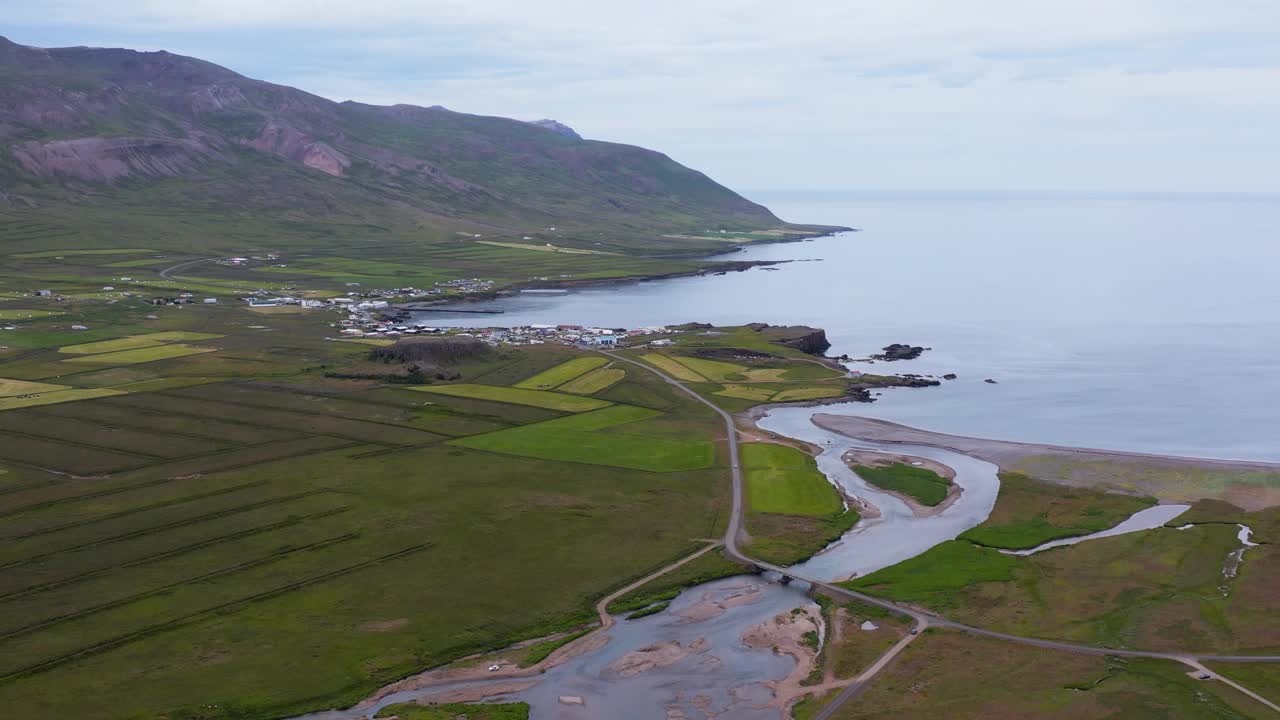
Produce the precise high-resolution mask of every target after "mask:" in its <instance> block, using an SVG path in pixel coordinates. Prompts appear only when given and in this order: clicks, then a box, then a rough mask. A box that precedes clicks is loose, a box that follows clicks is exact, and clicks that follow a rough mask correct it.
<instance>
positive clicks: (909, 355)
mask: <svg viewBox="0 0 1280 720" xmlns="http://www.w3.org/2000/svg"><path fill="white" fill-rule="evenodd" d="M881 350H882V351H881V352H879V353H876V354H875V355H872V356H871V357H872V359H874V360H884V361H885V362H893V361H895V360H915V359H916V358H918V357H920V356H921V355H922V354H924V351H925V348H923V347H920V346H919V345H904V344H903V343H893V344H892V345H885V346H884V347H883V348H882V349H881Z"/></svg>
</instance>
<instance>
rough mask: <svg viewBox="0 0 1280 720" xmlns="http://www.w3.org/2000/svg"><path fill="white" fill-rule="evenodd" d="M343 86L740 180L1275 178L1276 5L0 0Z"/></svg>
mask: <svg viewBox="0 0 1280 720" xmlns="http://www.w3.org/2000/svg"><path fill="white" fill-rule="evenodd" d="M3 6H4V9H3V13H2V15H3V19H0V35H4V36H6V37H8V38H9V39H11V40H13V41H14V42H19V43H23V44H26V45H35V46H44V47H61V46H70V45H91V46H102V47H131V48H136V49H141V50H160V49H165V50H169V51H171V52H176V53H179V54H184V55H192V56H195V57H199V58H202V59H205V60H209V61H212V62H215V63H217V64H220V65H224V66H226V67H229V68H231V69H232V70H235V71H237V72H239V73H241V74H244V75H248V76H250V77H254V78H258V79H262V80H268V81H271V82H276V83H281V84H285V85H291V86H294V87H298V88H301V89H303V90H307V91H309V92H313V93H316V94H318V95H322V96H325V97H328V98H332V99H334V100H347V99H352V100H358V101H362V102H369V103H379V104H391V103H412V104H418V105H444V106H445V107H448V108H450V109H452V110H457V111H461V112H470V113H479V114H486V115H502V116H507V117H515V118H520V119H538V118H544V117H550V118H554V119H557V120H560V121H561V122H564V123H566V124H568V125H570V126H572V127H573V128H575V129H576V130H577V131H578V132H579V133H581V134H582V135H583V136H585V137H588V138H592V139H599V140H610V141H614V142H623V143H630V144H636V145H643V146H645V147H650V148H653V149H656V150H660V151H662V152H665V153H666V154H668V155H670V156H671V157H673V158H675V159H676V160H678V161H680V162H682V163H684V164H686V165H689V166H692V167H695V168H697V169H699V170H702V171H704V172H706V173H708V174H709V175H711V176H712V177H714V178H715V179H717V180H719V181H721V182H723V183H725V184H727V185H729V186H731V187H733V188H735V189H739V190H744V191H764V192H768V191H809V190H822V191H830V192H836V191H845V190H858V191H868V190H883V191H916V190H931V191H937V190H941V191H976V190H1014V191H1035V192H1040V191H1050V192H1052V191H1072V192H1258V193H1270V192H1280V172H1277V169H1276V160H1277V159H1278V158H1280V134H1278V133H1277V131H1276V130H1277V128H1280V3H1277V2H1275V1H1274V0H1070V1H1069V2H1062V1H1061V0H1058V1H1055V2H1045V1H1042V0H964V1H961V0H878V1H876V2H868V1H865V0H793V1H791V2H787V1H785V0H764V1H759V0H732V1H731V0H679V1H676V0H646V2H634V1H630V0H606V1H604V2H602V1H601V0H542V1H541V2H528V0H358V1H357V2H351V1H349V0H347V1H339V0H182V1H181V2H173V1H172V0H110V1H109V2H102V0H3Z"/></svg>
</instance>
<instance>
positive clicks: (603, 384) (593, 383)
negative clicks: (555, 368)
mask: <svg viewBox="0 0 1280 720" xmlns="http://www.w3.org/2000/svg"><path fill="white" fill-rule="evenodd" d="M626 376H627V371H626V370H622V369H621V368H599V369H597V370H592V371H591V372H589V373H587V374H586V375H581V376H579V377H576V378H574V379H573V380H570V381H569V382H567V383H565V384H563V385H561V386H560V387H558V388H557V389H558V390H559V391H560V392H567V393H573V394H574V395H594V394H596V393H598V392H600V391H601V390H606V389H608V388H610V387H612V386H613V385H615V384H617V383H619V382H622V379H623V378H625V377H626Z"/></svg>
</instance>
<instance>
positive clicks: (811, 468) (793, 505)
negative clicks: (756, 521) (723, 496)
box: [739, 443, 844, 516]
mask: <svg viewBox="0 0 1280 720" xmlns="http://www.w3.org/2000/svg"><path fill="white" fill-rule="evenodd" d="M739 452H740V454H741V458H742V467H743V469H744V470H745V472H746V481H747V501H748V503H749V505H750V507H751V510H753V511H754V512H767V513H782V514H787V515H814V516H828V515H831V514H833V513H839V512H841V511H842V510H843V508H844V506H843V504H842V502H841V500H840V494H839V492H838V491H837V490H836V489H835V488H834V487H832V486H831V483H830V482H828V481H827V478H826V476H824V475H823V474H822V473H821V472H819V471H818V467H817V465H816V464H815V463H814V461H813V458H811V457H809V456H808V455H807V454H805V453H804V452H802V451H800V450H797V449H795V448H792V447H787V446H785V445H771V444H768V443H743V444H742V445H740V446H739Z"/></svg>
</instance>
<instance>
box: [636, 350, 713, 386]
mask: <svg viewBox="0 0 1280 720" xmlns="http://www.w3.org/2000/svg"><path fill="white" fill-rule="evenodd" d="M640 359H641V360H644V361H645V362H647V363H649V364H650V365H652V366H654V367H656V368H658V369H659V370H661V371H663V372H665V373H666V374H668V375H670V376H671V377H673V378H675V379H677V380H684V381H685V382H703V381H705V380H706V378H704V377H702V376H701V375H699V374H698V373H696V372H694V371H693V370H691V369H689V367H688V366H687V365H684V364H683V363H680V362H678V361H677V360H676V359H675V358H673V357H671V356H670V355H663V354H662V353H646V354H644V355H641V356H640Z"/></svg>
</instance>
